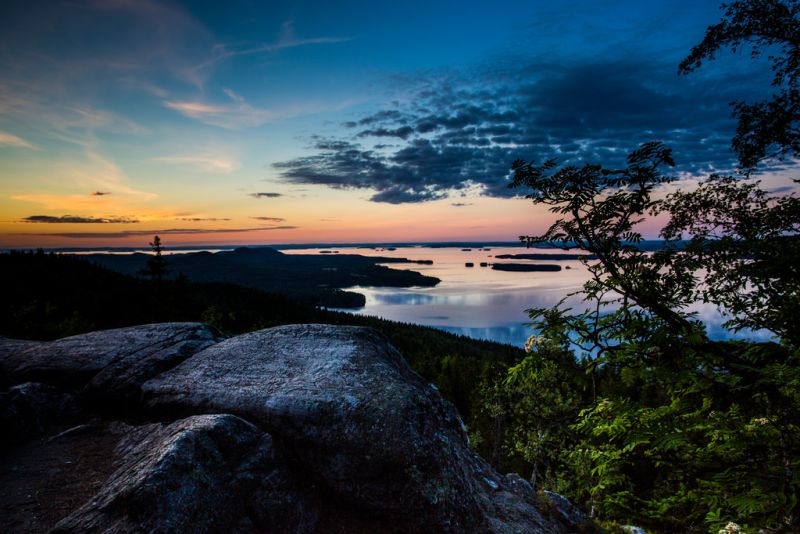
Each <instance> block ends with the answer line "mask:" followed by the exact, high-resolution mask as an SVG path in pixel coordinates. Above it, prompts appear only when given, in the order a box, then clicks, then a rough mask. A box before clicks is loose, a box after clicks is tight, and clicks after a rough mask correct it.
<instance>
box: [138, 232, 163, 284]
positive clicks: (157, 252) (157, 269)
mask: <svg viewBox="0 0 800 534" xmlns="http://www.w3.org/2000/svg"><path fill="white" fill-rule="evenodd" d="M150 248H151V249H152V251H153V255H152V256H151V257H150V259H148V260H147V267H145V268H144V269H143V270H142V274H143V275H145V276H148V277H150V278H152V279H153V280H155V281H156V282H158V283H160V282H161V281H162V280H163V279H164V276H165V275H166V274H167V260H165V259H164V256H163V255H162V252H163V251H164V248H163V247H162V246H161V238H160V237H158V236H155V237H154V238H153V241H151V242H150Z"/></svg>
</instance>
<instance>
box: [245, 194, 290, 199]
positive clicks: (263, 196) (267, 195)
mask: <svg viewBox="0 0 800 534" xmlns="http://www.w3.org/2000/svg"><path fill="white" fill-rule="evenodd" d="M250 196H251V197H253V198H278V197H282V196H283V194H282V193H250Z"/></svg>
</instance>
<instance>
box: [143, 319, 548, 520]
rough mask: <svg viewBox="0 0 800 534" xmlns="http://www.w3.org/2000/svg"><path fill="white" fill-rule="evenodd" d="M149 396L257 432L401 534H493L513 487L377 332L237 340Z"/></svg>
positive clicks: (175, 372)
mask: <svg viewBox="0 0 800 534" xmlns="http://www.w3.org/2000/svg"><path fill="white" fill-rule="evenodd" d="M143 391H144V398H145V402H146V404H147V406H148V407H150V408H151V409H153V410H154V411H155V413H160V414H164V413H173V414H178V415H183V414H187V413H203V412H216V413H232V414H236V415H239V416H241V417H244V418H246V419H248V420H249V421H253V422H255V423H256V424H258V425H260V426H262V427H263V428H265V429H266V430H268V431H269V432H270V433H271V434H273V435H274V436H275V437H276V438H277V439H280V440H281V441H282V442H283V443H285V444H286V446H287V450H288V451H290V454H291V455H292V456H293V457H294V459H295V461H296V462H297V463H298V464H301V465H303V466H305V468H306V469H308V471H309V472H310V473H311V474H312V476H313V477H315V479H317V480H318V481H319V482H320V483H321V484H323V485H324V487H325V488H326V489H327V490H328V491H330V492H332V493H333V494H335V495H336V496H337V497H339V498H341V499H342V500H344V501H346V502H348V503H349V504H350V505H352V506H358V507H360V508H361V509H364V510H366V511H369V512H371V513H376V514H377V515H379V516H383V517H387V518H389V517H391V518H392V521H394V522H395V523H394V524H395V525H397V526H398V527H400V528H401V530H405V531H416V532H423V531H437V532H465V531H471V532H476V531H479V530H481V529H483V530H488V529H489V528H490V525H489V523H490V521H489V519H490V518H489V517H487V509H490V508H491V506H490V504H489V502H488V501H491V499H489V498H488V496H489V495H491V494H493V493H496V492H498V491H501V490H502V489H503V486H504V482H503V480H502V478H501V477H499V476H498V475H497V474H496V473H494V472H493V471H492V470H491V469H490V468H489V467H488V465H486V463H485V462H483V460H481V459H480V457H478V456H477V455H475V454H473V453H472V452H471V451H470V449H469V444H468V441H467V436H466V433H465V431H464V426H463V423H462V422H461V420H460V418H459V417H458V414H457V413H456V411H455V409H454V407H453V406H452V405H451V404H450V403H449V402H447V401H445V400H444V399H442V397H441V395H440V394H439V393H438V391H437V390H436V389H435V388H434V387H433V386H431V385H430V384H429V383H427V382H426V381H425V380H423V379H422V378H421V377H420V376H419V375H418V374H416V373H415V372H414V371H413V370H412V369H411V368H410V367H409V366H408V364H407V363H406V361H405V360H404V359H403V357H402V356H401V355H400V353H399V352H397V350H396V349H395V348H394V347H393V346H392V345H391V344H390V343H389V342H388V340H387V339H386V338H385V337H384V336H382V335H381V334H379V333H378V332H376V331H374V330H372V329H368V328H360V327H342V326H329V325H290V326H283V327H278V328H272V329H268V330H262V331H259V332H254V333H251V334H246V335H242V336H238V337H235V338H232V339H228V340H226V341H223V342H221V343H218V344H216V345H213V346H211V347H209V348H207V349H205V350H203V351H201V352H199V353H197V354H195V355H194V356H193V357H192V358H190V359H189V360H187V361H185V362H184V363H183V364H181V365H179V366H178V367H176V368H174V369H172V370H171V371H169V372H166V373H163V374H161V375H159V376H158V377H156V378H154V379H153V380H151V381H149V382H147V383H145V384H144V386H143ZM409 510H413V513H409ZM492 512H494V510H492ZM492 515H494V514H492ZM534 519H540V518H534Z"/></svg>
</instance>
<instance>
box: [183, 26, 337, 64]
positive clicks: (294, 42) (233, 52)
mask: <svg viewBox="0 0 800 534" xmlns="http://www.w3.org/2000/svg"><path fill="white" fill-rule="evenodd" d="M351 40H352V38H351V37H298V36H297V33H296V31H295V28H294V21H291V20H289V21H286V22H284V23H283V24H281V30H280V33H279V34H278V38H277V39H276V40H275V41H274V42H272V43H240V44H218V45H216V46H215V47H214V49H213V55H212V57H211V59H209V60H207V61H204V62H202V63H201V64H199V65H197V66H196V67H195V69H194V70H195V71H197V72H203V71H206V70H208V69H209V68H211V67H213V66H214V65H216V64H217V63H219V62H220V61H223V60H227V59H231V58H235V57H239V56H250V55H255V54H273V53H276V52H279V51H281V50H286V49H289V48H296V47H298V46H307V45H316V44H335V43H345V42H347V41H351Z"/></svg>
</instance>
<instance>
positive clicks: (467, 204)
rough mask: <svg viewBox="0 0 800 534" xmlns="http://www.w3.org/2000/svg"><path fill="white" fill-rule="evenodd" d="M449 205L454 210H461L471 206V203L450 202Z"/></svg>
mask: <svg viewBox="0 0 800 534" xmlns="http://www.w3.org/2000/svg"><path fill="white" fill-rule="evenodd" d="M450 205H451V206H455V207H456V208H463V207H464V206H472V202H451V203H450Z"/></svg>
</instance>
